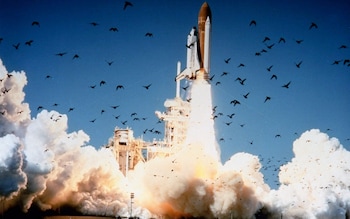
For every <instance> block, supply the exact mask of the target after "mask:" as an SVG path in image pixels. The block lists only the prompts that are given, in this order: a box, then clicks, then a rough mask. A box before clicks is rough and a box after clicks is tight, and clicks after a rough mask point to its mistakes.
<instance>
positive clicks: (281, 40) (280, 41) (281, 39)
mask: <svg viewBox="0 0 350 219" xmlns="http://www.w3.org/2000/svg"><path fill="white" fill-rule="evenodd" d="M285 42H286V40H285V39H284V38H283V37H281V38H280V40H279V41H278V43H285Z"/></svg>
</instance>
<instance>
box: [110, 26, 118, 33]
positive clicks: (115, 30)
mask: <svg viewBox="0 0 350 219" xmlns="http://www.w3.org/2000/svg"><path fill="white" fill-rule="evenodd" d="M109 31H112V32H118V28H116V27H111V28H109Z"/></svg>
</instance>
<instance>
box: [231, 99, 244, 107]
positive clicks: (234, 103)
mask: <svg viewBox="0 0 350 219" xmlns="http://www.w3.org/2000/svg"><path fill="white" fill-rule="evenodd" d="M230 104H233V106H236V105H237V104H241V103H240V102H239V101H238V100H232V101H231V102H230Z"/></svg>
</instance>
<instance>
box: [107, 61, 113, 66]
mask: <svg viewBox="0 0 350 219" xmlns="http://www.w3.org/2000/svg"><path fill="white" fill-rule="evenodd" d="M106 62H107V64H108V65H109V66H111V65H112V64H113V62H114V61H110V62H109V61H106Z"/></svg>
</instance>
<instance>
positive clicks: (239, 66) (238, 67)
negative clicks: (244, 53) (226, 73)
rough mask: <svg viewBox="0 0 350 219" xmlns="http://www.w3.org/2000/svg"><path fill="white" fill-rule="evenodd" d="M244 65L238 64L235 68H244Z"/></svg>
mask: <svg viewBox="0 0 350 219" xmlns="http://www.w3.org/2000/svg"><path fill="white" fill-rule="evenodd" d="M244 66H245V65H244V64H243V63H240V64H239V65H238V66H237V68H239V67H244Z"/></svg>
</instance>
